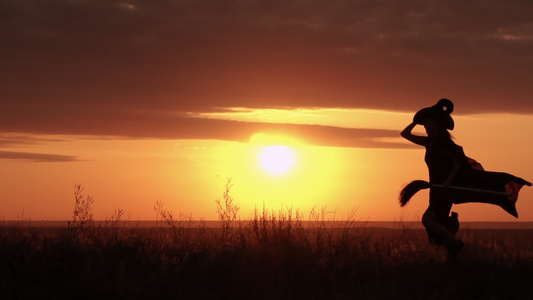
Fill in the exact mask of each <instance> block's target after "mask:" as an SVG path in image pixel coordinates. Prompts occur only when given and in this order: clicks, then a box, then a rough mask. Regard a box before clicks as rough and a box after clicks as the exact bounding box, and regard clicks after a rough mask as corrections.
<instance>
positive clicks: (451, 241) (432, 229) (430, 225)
mask: <svg viewBox="0 0 533 300" xmlns="http://www.w3.org/2000/svg"><path fill="white" fill-rule="evenodd" d="M422 224H423V225H424V227H426V231H427V232H428V234H429V235H430V236H431V235H434V236H436V237H437V238H438V239H441V240H443V242H444V245H445V246H446V248H447V249H448V251H449V252H450V254H453V255H455V254H457V252H459V250H460V249H461V248H462V246H463V242H462V241H461V240H460V239H458V238H456V237H455V235H454V234H453V233H451V232H450V231H449V230H448V229H447V228H446V227H445V226H444V225H443V224H442V223H440V222H438V221H437V213H436V212H435V211H434V210H432V209H429V208H428V209H427V210H426V212H425V213H424V215H423V216H422ZM454 252H455V253H454Z"/></svg>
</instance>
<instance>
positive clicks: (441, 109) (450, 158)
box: [401, 99, 469, 255]
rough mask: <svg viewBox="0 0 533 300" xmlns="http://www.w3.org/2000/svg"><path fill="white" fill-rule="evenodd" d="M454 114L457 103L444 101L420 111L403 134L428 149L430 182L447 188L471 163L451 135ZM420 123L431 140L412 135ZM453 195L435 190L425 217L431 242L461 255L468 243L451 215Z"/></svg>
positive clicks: (424, 223) (432, 191) (425, 225)
mask: <svg viewBox="0 0 533 300" xmlns="http://www.w3.org/2000/svg"><path fill="white" fill-rule="evenodd" d="M452 111H453V103H452V102H451V101H450V100H448V99H441V100H440V101H439V102H438V103H437V104H436V105H434V106H432V107H429V108H424V109H422V110H420V111H419V112H417V113H416V115H415V117H414V118H413V122H412V123H411V124H409V125H408V126H407V127H406V128H405V129H404V130H403V131H402V132H401V135H402V137H404V138H405V139H407V140H409V141H411V142H413V143H415V144H417V145H420V146H424V147H425V148H426V155H425V161H426V164H427V167H428V169H429V181H430V182H431V183H438V184H442V185H443V186H445V187H449V186H450V185H451V184H452V183H454V180H455V179H456V178H457V176H458V175H459V173H460V171H461V169H464V168H465V167H467V166H468V164H469V163H468V160H467V158H466V156H465V155H464V153H463V149H462V147H461V146H458V145H456V144H455V143H454V141H453V140H452V139H451V136H450V133H449V132H448V130H453V128H454V122H453V119H452V117H451V116H450V114H451V113H452ZM417 124H420V125H424V128H425V129H426V133H427V137H426V136H417V135H414V134H412V133H411V131H412V130H413V128H414V127H415V126H416V125H417ZM451 196H452V195H450V191H449V190H448V189H431V190H430V192H429V207H428V208H427V210H426V212H425V213H424V215H423V216H422V224H423V225H424V227H425V228H426V232H427V233H428V238H429V241H430V242H431V243H433V244H439V245H440V244H444V245H445V247H446V249H447V250H448V252H449V253H450V254H451V255H457V253H458V252H459V251H460V250H461V248H462V247H463V245H464V244H463V242H462V241H461V240H460V239H458V238H456V237H455V233H456V232H457V230H458V229H459V224H458V221H457V214H454V215H453V216H452V217H450V216H449V214H450V210H451V208H452V205H453V200H452V198H451Z"/></svg>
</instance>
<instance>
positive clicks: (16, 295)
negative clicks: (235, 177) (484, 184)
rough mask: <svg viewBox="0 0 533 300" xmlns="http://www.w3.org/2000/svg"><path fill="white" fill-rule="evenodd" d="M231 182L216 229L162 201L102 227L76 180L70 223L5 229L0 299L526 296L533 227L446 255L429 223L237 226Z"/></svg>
mask: <svg viewBox="0 0 533 300" xmlns="http://www.w3.org/2000/svg"><path fill="white" fill-rule="evenodd" d="M230 187H231V182H230V181H228V184H227V185H226V189H225V191H224V193H223V197H222V199H219V200H217V201H215V202H216V205H217V212H218V213H219V216H220V218H219V222H220V226H219V227H218V228H211V227H207V226H206V225H205V222H201V221H196V222H195V221H193V220H192V217H191V216H190V215H183V214H178V216H177V217H176V216H175V215H174V214H173V213H172V212H171V211H168V210H166V209H165V208H164V206H163V202H162V201H157V202H156V204H155V205H154V210H155V211H156V212H157V213H158V215H159V216H160V217H161V221H162V222H161V223H160V226H159V227H153V228H127V227H123V226H122V223H121V221H120V218H121V216H122V215H123V211H122V210H120V209H119V210H116V211H115V213H114V215H113V216H112V217H111V218H110V220H106V222H105V223H103V224H104V225H103V226H100V227H97V226H96V225H95V223H94V222H93V220H92V214H91V213H90V212H91V204H92V203H93V198H92V197H89V196H87V197H84V196H83V195H82V193H81V192H82V191H83V188H82V187H81V186H79V185H77V186H76V187H75V193H74V196H75V206H74V214H73V221H72V222H69V226H68V227H65V228H32V227H30V226H24V225H23V224H24V223H23V222H19V223H17V224H16V226H11V227H10V226H3V227H0V299H530V297H531V295H533V287H532V286H531V283H532V282H533V230H471V229H470V230H468V229H467V230H465V229H462V230H460V231H459V233H458V235H459V236H460V237H461V238H462V239H463V240H464V241H465V243H466V246H465V248H464V250H463V251H462V252H461V253H460V255H459V257H458V258H457V259H456V260H453V261H450V260H449V259H448V258H447V256H446V252H445V250H444V249H441V248H435V247H433V246H430V245H429V244H428V242H427V237H426V234H425V231H424V230H422V229H410V228H408V227H407V226H405V225H404V224H401V223H400V224H398V226H397V228H396V229H386V228H369V227H366V226H365V223H364V222H358V221H357V220H356V219H355V211H353V212H352V213H351V214H350V215H349V216H348V217H347V220H346V221H343V222H330V221H331V220H334V217H335V212H330V211H327V210H326V209H325V208H324V209H322V210H320V211H318V210H316V209H313V210H312V211H311V212H310V213H309V214H308V216H309V217H308V219H307V220H304V219H303V218H304V217H303V214H302V213H301V212H299V211H297V210H296V211H294V210H293V209H292V207H288V206H286V207H283V208H282V209H280V210H279V211H269V210H267V209H266V208H264V207H263V209H262V211H259V210H256V211H255V213H254V215H253V216H252V218H251V220H248V221H240V222H237V215H236V213H237V211H238V210H239V208H238V207H237V206H236V205H235V204H234V203H233V199H232V198H231V196H230V195H229V189H230Z"/></svg>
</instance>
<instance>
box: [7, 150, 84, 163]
mask: <svg viewBox="0 0 533 300" xmlns="http://www.w3.org/2000/svg"><path fill="white" fill-rule="evenodd" d="M0 159H9V160H12V159H16V160H29V161H33V162H73V161H78V160H79V159H78V158H77V157H75V156H70V155H59V154H47V153H30V152H15V151H0Z"/></svg>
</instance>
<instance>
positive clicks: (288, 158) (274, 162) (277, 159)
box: [260, 146, 294, 174]
mask: <svg viewBox="0 0 533 300" xmlns="http://www.w3.org/2000/svg"><path fill="white" fill-rule="evenodd" d="M260 160H261V166H262V167H263V169H264V170H265V171H267V172H269V173H272V174H283V173H285V172H287V171H289V170H290V169H291V167H292V165H293V163H294V155H293V153H292V151H291V150H290V149H289V148H288V147H285V146H268V147H266V148H265V149H264V150H263V151H261V154H260Z"/></svg>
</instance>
